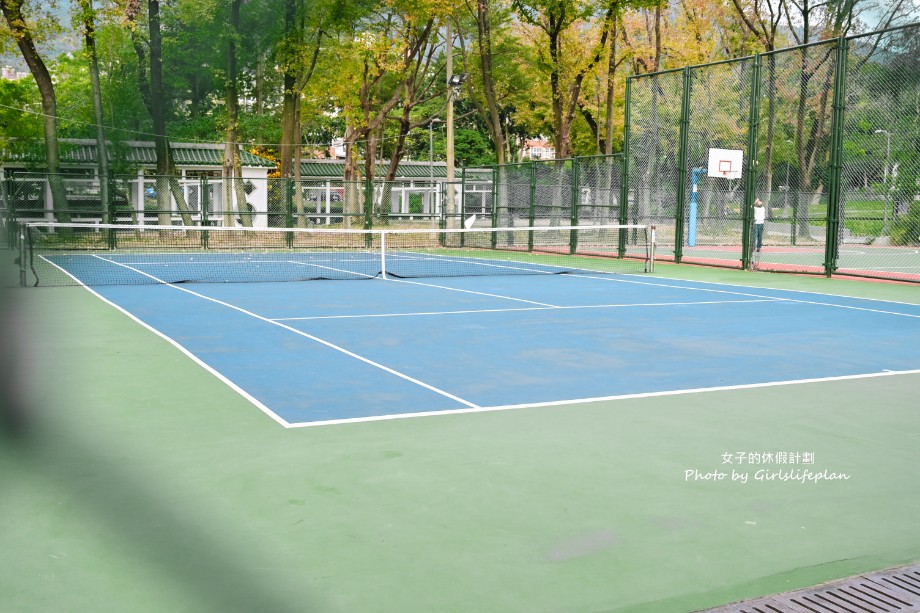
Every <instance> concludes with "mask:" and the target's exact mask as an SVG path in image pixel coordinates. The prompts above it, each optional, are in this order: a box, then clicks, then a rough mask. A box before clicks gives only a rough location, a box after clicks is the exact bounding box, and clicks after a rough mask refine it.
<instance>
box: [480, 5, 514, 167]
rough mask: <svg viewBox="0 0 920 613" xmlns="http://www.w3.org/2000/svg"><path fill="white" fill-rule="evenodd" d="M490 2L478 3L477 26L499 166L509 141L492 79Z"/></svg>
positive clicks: (491, 132)
mask: <svg viewBox="0 0 920 613" xmlns="http://www.w3.org/2000/svg"><path fill="white" fill-rule="evenodd" d="M490 20H491V9H490V0H478V1H477V3H476V24H477V28H478V30H479V61H480V63H481V65H482V93H483V96H484V97H485V99H486V106H487V107H488V117H487V118H486V126H487V127H488V129H489V136H490V137H491V138H492V145H493V147H494V148H495V159H496V161H497V163H498V164H499V165H502V164H504V163H505V162H506V161H507V157H506V156H505V152H506V148H507V139H506V138H505V133H504V130H503V129H502V119H501V112H500V109H499V108H498V96H497V95H496V93H495V81H494V79H493V78H492V24H491V21H490Z"/></svg>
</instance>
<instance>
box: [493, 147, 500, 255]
mask: <svg viewBox="0 0 920 613" xmlns="http://www.w3.org/2000/svg"><path fill="white" fill-rule="evenodd" d="M498 176H499V173H498V164H496V165H495V166H493V167H492V227H493V228H497V227H498ZM496 247H498V234H497V233H496V232H492V249H495V248H496Z"/></svg>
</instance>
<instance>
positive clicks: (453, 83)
mask: <svg viewBox="0 0 920 613" xmlns="http://www.w3.org/2000/svg"><path fill="white" fill-rule="evenodd" d="M451 45H452V43H450V42H448V66H447V214H448V216H449V217H448V223H450V219H452V218H453V216H455V215H456V214H457V211H456V208H457V206H456V203H455V202H454V193H455V191H454V98H455V97H456V96H457V94H459V93H460V88H461V87H462V86H463V83H464V82H465V81H466V79H467V76H468V75H466V74H463V73H458V74H452V70H453V66H452V59H451Z"/></svg>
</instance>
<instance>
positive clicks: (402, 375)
mask: <svg viewBox="0 0 920 613" xmlns="http://www.w3.org/2000/svg"><path fill="white" fill-rule="evenodd" d="M94 257H98V256H94ZM99 259H101V260H103V261H106V262H110V263H112V264H116V265H118V266H124V267H125V268H128V269H129V270H132V271H134V272H136V273H138V274H140V275H143V276H145V277H148V278H149V279H153V280H154V281H157V282H158V283H161V284H163V285H166V286H168V287H171V288H173V289H175V290H179V291H181V292H185V293H187V294H191V295H192V296H196V297H198V298H202V299H204V300H207V301H209V302H213V303H215V304H219V305H221V306H224V307H227V308H229V309H233V310H234V311H238V312H240V313H243V314H244V315H249V316H250V317H253V318H255V319H258V320H260V321H264V322H266V323H269V324H271V325H273V326H278V327H279V328H283V329H285V330H287V331H289V332H293V333H294V334H297V335H299V336H303V337H304V338H308V339H310V340H312V341H314V342H317V343H319V344H321V345H324V346H326V347H329V348H330V349H333V350H335V351H338V352H340V353H343V354H345V355H347V356H349V357H351V358H354V359H356V360H359V361H361V362H364V363H365V364H368V365H370V366H373V367H374V368H379V369H380V370H382V371H384V372H387V373H389V374H391V375H394V376H396V377H399V378H401V379H404V380H406V381H409V382H410V383H414V384H416V385H418V386H420V387H423V388H425V389H427V390H429V391H432V392H434V393H436V394H440V395H441V396H444V397H446V398H450V399H451V400H453V401H455V402H459V403H460V404H465V405H466V406H468V407H472V408H478V406H479V405H477V404H475V403H473V402H469V401H468V400H464V399H463V398H460V397H459V396H455V395H453V394H451V393H450V392H446V391H444V390H442V389H439V388H437V387H435V386H433V385H429V384H427V383H425V382H424V381H419V380H418V379H416V378H414V377H410V376H409V375H407V374H405V373H401V372H399V371H398V370H394V369H392V368H390V367H388V366H384V365H383V364H380V363H379V362H375V361H373V360H371V359H369V358H365V357H364V356H361V355H358V354H357V353H354V352H352V351H349V350H348V349H345V348H344V347H340V346H338V345H336V344H334V343H330V342H329V341H326V340H323V339H321V338H319V337H317V336H313V335H312V334H308V333H306V332H302V331H300V330H297V329H296V328H292V327H290V326H287V325H285V324H283V323H279V322H277V321H273V320H271V319H268V318H267V317H262V316H261V315H258V314H256V313H253V312H252V311H248V310H246V309H244V308H241V307H238V306H236V305H233V304H230V303H228V302H224V301H222V300H218V299H216V298H211V297H210V296H205V295H204V294H199V293H198V292H193V291H192V290H190V289H187V288H185V287H180V286H178V285H175V284H172V283H167V282H166V281H163V280H162V279H157V278H156V277H154V276H153V275H150V274H147V273H145V272H144V271H142V270H137V269H136V268H132V267H130V266H125V265H124V264H120V263H118V262H112V261H111V260H107V259H105V258H102V257H100V258H99ZM94 293H95V292H94ZM151 329H152V328H151ZM164 338H168V337H166V336H164ZM173 342H174V341H173ZM177 346H179V345H178V344H177ZM247 397H248V395H247ZM257 406H258V405H257Z"/></svg>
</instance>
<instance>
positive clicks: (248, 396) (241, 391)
mask: <svg viewBox="0 0 920 613" xmlns="http://www.w3.org/2000/svg"><path fill="white" fill-rule="evenodd" d="M41 257H42V259H44V260H45V261H46V262H48V263H49V264H51V265H52V266H54V267H55V268H57V269H58V270H60V271H61V272H63V273H64V274H65V275H67V276H68V277H70V278H71V279H73V280H74V281H75V282H76V283H78V284H79V285H80V286H81V287H83V289H85V290H86V291H88V292H89V293H91V294H92V295H94V296H95V297H96V298H98V299H99V300H101V301H102V302H104V303H106V304H108V305H109V306H111V307H113V308H114V309H116V310H118V311H121V312H122V313H124V314H125V315H127V316H128V318H129V319H131V320H133V321H134V322H136V323H138V324H140V326H142V327H144V328H146V329H148V330H150V331H151V332H153V333H154V334H155V335H157V336H159V337H160V338H162V339H163V340H165V341H166V342H167V343H169V344H170V345H172V346H173V347H175V348H176V349H178V350H179V351H180V352H182V353H184V354H185V355H186V356H188V357H189V358H190V359H191V360H192V361H193V362H195V363H196V364H198V365H199V366H201V367H202V368H204V369H205V370H206V371H208V372H209V373H211V374H212V375H214V376H215V377H217V379H218V380H219V381H222V382H223V383H224V384H226V385H227V386H228V387H229V388H230V389H232V390H233V391H235V392H236V393H238V394H239V395H240V396H242V397H243V398H245V399H246V400H248V401H249V402H251V403H252V404H253V405H254V406H255V407H256V408H257V409H259V410H260V411H262V412H263V413H265V414H266V415H268V416H269V417H270V418H272V419H273V420H274V421H276V422H277V423H279V424H281V425H282V426H284V427H285V428H290V427H291V424H290V422H288V421H287V420H286V419H284V418H282V417H281V416H280V415H278V414H277V413H275V412H274V411H272V410H271V409H269V408H268V407H267V406H265V405H264V404H262V403H261V402H259V401H258V400H256V399H255V398H254V397H253V396H252V395H251V394H249V393H248V392H247V391H246V390H244V389H243V388H241V387H240V386H238V385H237V384H236V383H234V382H233V381H231V380H230V379H228V378H227V377H225V376H224V375H222V374H221V373H220V372H219V371H217V370H215V369H213V368H211V366H210V365H208V364H207V363H206V362H203V361H202V360H201V358H199V357H198V356H196V355H195V354H194V353H192V352H191V351H189V350H188V349H186V348H185V347H183V346H182V345H181V344H179V342H178V341H176V340H175V339H173V338H172V337H169V336H166V335H165V334H163V333H162V332H160V331H159V330H157V329H156V328H154V327H153V326H151V325H150V324H148V323H147V322H145V321H144V320H142V319H139V318H138V317H137V316H136V315H134V314H133V313H131V312H130V311H128V310H126V309H124V308H123V307H121V306H119V305H117V304H115V303H114V302H112V301H111V300H109V299H108V298H105V297H104V296H102V295H101V294H100V293H99V292H97V291H96V290H94V289H93V288H91V287H90V286H88V285H86V284H85V283H83V281H81V280H80V279H78V278H77V277H75V276H74V275H72V274H71V273H69V272H68V271H66V270H64V269H63V268H61V267H60V266H58V265H57V264H55V263H54V262H51V261H50V260H47V259H46V258H44V256H41ZM99 259H100V260H103V261H105V262H110V263H112V264H117V262H113V261H112V260H108V259H106V258H102V257H100V258H99ZM141 274H144V273H141ZM148 276H149V275H148ZM151 278H152V277H151ZM173 287H175V286H173ZM177 289H178V288H177Z"/></svg>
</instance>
